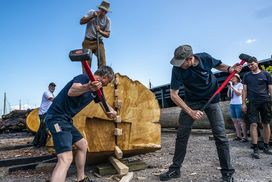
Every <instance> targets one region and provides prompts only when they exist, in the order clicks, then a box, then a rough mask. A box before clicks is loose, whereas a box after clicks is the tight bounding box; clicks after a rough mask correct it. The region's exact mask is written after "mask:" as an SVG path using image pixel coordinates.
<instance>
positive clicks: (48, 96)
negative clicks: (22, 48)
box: [33, 82, 56, 147]
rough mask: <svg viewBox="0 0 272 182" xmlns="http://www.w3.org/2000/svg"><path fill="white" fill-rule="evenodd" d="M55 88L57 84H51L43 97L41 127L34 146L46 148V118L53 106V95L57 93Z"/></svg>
mask: <svg viewBox="0 0 272 182" xmlns="http://www.w3.org/2000/svg"><path fill="white" fill-rule="evenodd" d="M55 88H56V84H55V83H54V82H51V83H50V84H49V85H48V90H47V91H45V92H44V93H43V96H42V102H41V105H40V108H39V118H40V126H39V130H38V132H37V133H36V135H35V137H34V140H33V145H34V146H36V147H42V146H45V144H46V140H47V131H46V126H45V116H46V112H47V110H48V109H49V107H50V105H51V104H52V102H53V100H54V97H55V96H54V94H53V93H54V91H55Z"/></svg>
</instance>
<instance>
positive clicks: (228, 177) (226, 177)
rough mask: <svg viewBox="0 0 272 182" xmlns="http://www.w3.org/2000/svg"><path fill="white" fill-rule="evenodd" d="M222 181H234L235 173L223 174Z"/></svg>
mask: <svg viewBox="0 0 272 182" xmlns="http://www.w3.org/2000/svg"><path fill="white" fill-rule="evenodd" d="M221 182H234V177H233V173H229V174H224V175H223V176H222V180H221Z"/></svg>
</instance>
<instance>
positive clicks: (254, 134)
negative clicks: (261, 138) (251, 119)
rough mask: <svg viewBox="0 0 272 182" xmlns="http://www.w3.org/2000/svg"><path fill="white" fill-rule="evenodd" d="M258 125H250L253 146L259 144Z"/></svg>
mask: <svg viewBox="0 0 272 182" xmlns="http://www.w3.org/2000/svg"><path fill="white" fill-rule="evenodd" d="M257 126H258V125H257V123H252V124H251V125H250V135H251V139H252V144H257V142H258V132H257Z"/></svg>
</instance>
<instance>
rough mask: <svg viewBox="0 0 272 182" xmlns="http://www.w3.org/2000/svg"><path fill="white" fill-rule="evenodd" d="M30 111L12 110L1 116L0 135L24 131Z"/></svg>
mask: <svg viewBox="0 0 272 182" xmlns="http://www.w3.org/2000/svg"><path fill="white" fill-rule="evenodd" d="M31 111H32V110H30V109H28V110H14V111H11V112H10V113H9V114H6V115H3V116H2V119H1V120H0V133H3V132H18V131H23V130H25V129H26V117H27V115H28V114H29V113H30V112H31Z"/></svg>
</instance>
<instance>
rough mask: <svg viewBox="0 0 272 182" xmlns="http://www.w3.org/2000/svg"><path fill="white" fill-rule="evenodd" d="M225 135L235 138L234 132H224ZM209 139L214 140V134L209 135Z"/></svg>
mask: <svg viewBox="0 0 272 182" xmlns="http://www.w3.org/2000/svg"><path fill="white" fill-rule="evenodd" d="M226 135H227V137H228V138H235V137H236V133H229V134H226ZM209 140H214V136H213V135H210V136H209Z"/></svg>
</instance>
